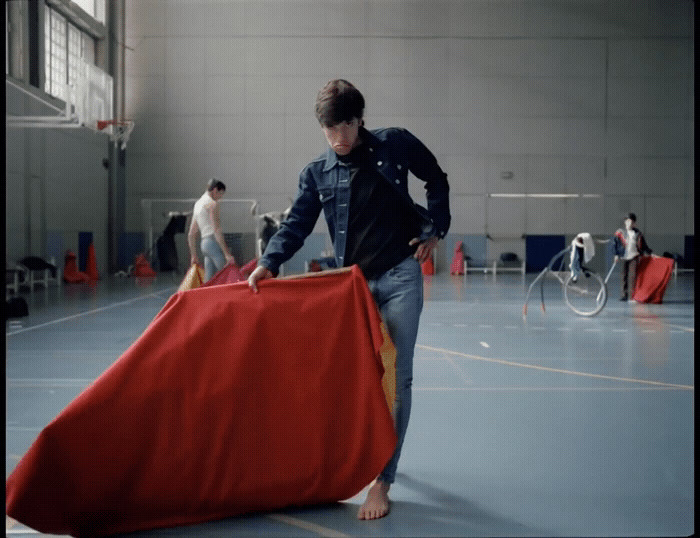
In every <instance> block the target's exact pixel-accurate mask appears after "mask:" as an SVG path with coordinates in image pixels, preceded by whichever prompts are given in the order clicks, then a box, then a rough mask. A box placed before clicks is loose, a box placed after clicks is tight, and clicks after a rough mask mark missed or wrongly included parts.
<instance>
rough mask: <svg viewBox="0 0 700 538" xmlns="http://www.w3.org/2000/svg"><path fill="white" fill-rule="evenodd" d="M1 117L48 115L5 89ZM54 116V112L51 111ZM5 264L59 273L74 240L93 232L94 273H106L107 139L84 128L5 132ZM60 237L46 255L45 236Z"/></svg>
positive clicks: (75, 244)
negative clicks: (48, 267) (37, 264)
mask: <svg viewBox="0 0 700 538" xmlns="http://www.w3.org/2000/svg"><path fill="white" fill-rule="evenodd" d="M5 99H6V101H5V102H6V107H7V108H6V112H7V114H11V115H17V116H19V115H47V109H46V108H45V107H43V106H42V105H41V104H39V103H37V101H36V100H34V99H32V98H30V97H28V96H26V95H25V94H23V93H22V92H20V91H18V90H17V89H15V88H14V87H13V86H11V85H7V93H6V97H5ZM50 112H51V113H53V111H50ZM5 147H6V166H5V171H6V202H5V222H6V253H5V255H6V259H7V261H8V262H10V263H12V262H14V261H17V260H19V259H21V258H23V257H25V256H29V255H32V256H40V257H43V258H45V259H48V258H49V257H51V255H53V256H54V257H55V261H56V263H57V264H58V265H59V266H60V267H63V262H64V260H63V255H64V254H65V250H67V249H70V250H72V251H73V252H74V253H75V254H76V256H77V255H78V254H79V251H78V234H79V233H80V232H92V234H93V241H94V245H95V254H96V261H97V269H98V272H99V273H100V274H102V275H104V274H105V272H106V271H107V266H108V263H107V261H108V260H107V194H108V186H107V170H106V169H105V168H104V167H103V165H102V160H103V159H104V158H106V157H107V156H108V152H109V148H108V139H107V138H106V137H105V136H104V135H100V134H96V133H93V132H92V131H90V130H89V129H86V128H79V129H57V128H53V129H48V128H31V129H30V128H11V127H7V129H6V146H5ZM52 233H58V234H60V235H61V236H62V241H63V249H62V250H63V252H51V245H49V243H50V242H49V241H48V236H49V235H51V234H52Z"/></svg>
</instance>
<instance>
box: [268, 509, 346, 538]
mask: <svg viewBox="0 0 700 538" xmlns="http://www.w3.org/2000/svg"><path fill="white" fill-rule="evenodd" d="M267 517H268V518H269V519H273V520H275V521H279V522H280V523H286V524H287V525H292V526H294V527H297V528H299V529H304V530H306V531H310V532H315V533H317V534H318V535H319V536H327V537H329V538H350V535H349V534H343V533H342V532H339V531H336V530H334V529H329V528H327V527H323V526H321V525H317V524H316V523H312V522H311V521H304V520H303V519H298V518H296V517H291V516H287V515H285V514H267Z"/></svg>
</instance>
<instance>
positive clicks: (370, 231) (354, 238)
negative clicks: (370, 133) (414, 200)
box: [338, 144, 420, 279]
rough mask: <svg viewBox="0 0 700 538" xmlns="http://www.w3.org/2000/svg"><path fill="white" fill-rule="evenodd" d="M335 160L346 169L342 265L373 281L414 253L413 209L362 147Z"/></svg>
mask: <svg viewBox="0 0 700 538" xmlns="http://www.w3.org/2000/svg"><path fill="white" fill-rule="evenodd" d="M338 159H339V160H341V161H342V162H343V163H346V164H347V165H348V166H349V167H350V207H349V219H348V231H347V242H346V246H345V260H344V262H345V265H346V266H350V265H353V264H357V265H358V266H359V267H360V269H361V270H362V272H363V274H364V275H365V278H367V279H372V278H377V277H378V276H380V275H381V274H383V273H385V272H386V271H388V270H389V269H391V268H392V267H394V266H395V265H397V264H399V263H400V262H402V261H403V260H404V259H406V258H407V257H408V256H411V255H413V254H414V253H415V251H416V246H409V244H408V243H409V241H411V239H413V238H414V237H418V236H419V235H420V225H419V222H418V218H417V214H416V212H415V210H414V209H413V208H410V207H408V206H407V203H406V201H405V200H404V199H403V198H401V197H400V196H399V195H398V194H397V193H396V191H395V190H394V189H393V187H392V186H391V185H390V184H389V182H388V181H387V180H386V179H385V178H383V177H382V176H381V175H380V174H379V172H378V171H377V170H376V169H375V168H374V167H373V161H372V160H371V159H370V153H369V151H368V148H367V146H366V145H365V144H360V145H359V146H358V147H356V148H355V149H354V150H353V151H352V152H350V153H349V154H348V155H346V156H340V155H339V156H338Z"/></svg>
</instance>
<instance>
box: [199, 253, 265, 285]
mask: <svg viewBox="0 0 700 538" xmlns="http://www.w3.org/2000/svg"><path fill="white" fill-rule="evenodd" d="M257 263H258V259H257V258H253V259H252V260H250V261H249V262H248V263H246V264H245V265H244V266H243V267H241V268H238V267H236V266H235V265H234V264H232V263H229V264H226V265H224V267H223V269H221V270H220V271H218V272H217V273H216V274H215V275H214V276H212V277H211V278H210V279H209V280H208V281H207V282H205V283H204V284H202V286H218V285H219V284H233V283H235V282H240V281H241V280H247V279H248V277H249V276H250V273H252V272H253V270H254V269H255V267H256V265H257Z"/></svg>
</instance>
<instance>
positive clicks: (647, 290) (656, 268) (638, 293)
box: [632, 256, 673, 304]
mask: <svg viewBox="0 0 700 538" xmlns="http://www.w3.org/2000/svg"><path fill="white" fill-rule="evenodd" d="M672 273H673V260H672V259H671V258H661V257H654V256H642V257H641V259H640V260H639V266H638V267H637V280H636V281H635V284H634V295H632V299H634V300H635V301H638V302H640V303H657V304H658V303H661V302H662V300H663V298H664V293H665V292H666V286H668V281H669V280H670V279H671V274H672Z"/></svg>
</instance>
